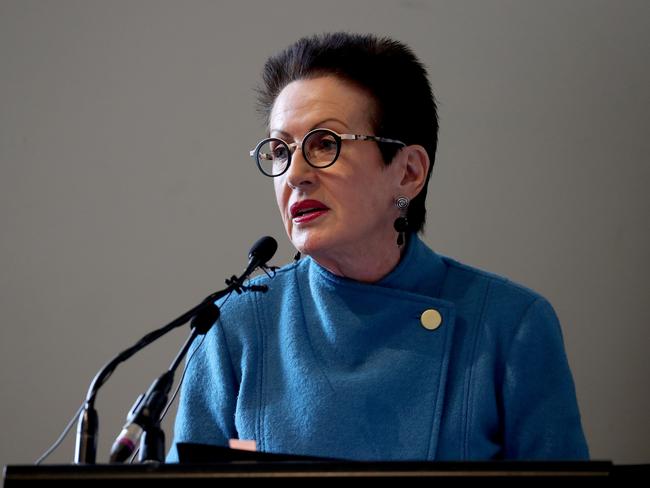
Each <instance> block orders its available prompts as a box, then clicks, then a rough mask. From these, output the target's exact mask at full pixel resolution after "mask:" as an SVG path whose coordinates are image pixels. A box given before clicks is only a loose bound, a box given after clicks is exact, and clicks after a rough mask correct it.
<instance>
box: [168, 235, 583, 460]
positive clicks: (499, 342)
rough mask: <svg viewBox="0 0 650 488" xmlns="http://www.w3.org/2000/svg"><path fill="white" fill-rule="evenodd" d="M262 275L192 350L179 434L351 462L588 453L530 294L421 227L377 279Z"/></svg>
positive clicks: (173, 455) (551, 326) (550, 324)
mask: <svg viewBox="0 0 650 488" xmlns="http://www.w3.org/2000/svg"><path fill="white" fill-rule="evenodd" d="M256 281H259V282H261V283H263V284H266V285H268V286H269V291H268V292H267V293H265V294H263V293H254V292H248V293H245V294H243V295H233V296H231V297H230V298H229V299H228V300H227V301H226V302H225V303H223V304H222V305H221V311H222V314H221V318H220V319H219V321H218V322H217V323H216V324H215V326H214V327H213V328H212V329H211V330H210V332H209V333H208V334H207V335H206V338H205V340H204V342H203V343H202V344H201V345H200V346H198V347H195V348H194V351H193V352H194V354H193V356H192V358H191V360H189V367H188V371H187V375H186V377H185V380H184V383H183V387H182V391H181V399H180V405H179V409H178V412H177V417H176V423H175V434H174V443H176V442H198V443H207V444H216V445H223V446H227V445H228V440H229V439H244V440H255V441H256V443H257V449H258V450H261V451H266V452H276V453H286V454H301V455H311V456H324V457H331V458H343V459H356V460H486V459H545V460H551V459H555V460H561V459H586V458H588V450H587V445H586V442H585V438H584V435H583V431H582V427H581V423H580V414H579V411H578V406H577V401H576V395H575V388H574V384H573V379H572V376H571V372H570V369H569V365H568V362H567V358H566V354H565V351H564V345H563V341H562V334H561V331H560V325H559V323H558V320H557V317H556V315H555V313H554V311H553V309H552V307H551V305H550V304H549V303H548V302H547V301H546V300H545V299H544V298H543V297H541V296H540V295H538V294H537V293H535V292H533V291H531V290H529V289H527V288H524V287H522V286H520V285H517V284H515V283H513V282H511V281H508V280H506V279H504V278H501V277H499V276H496V275H493V274H489V273H486V272H483V271H479V270H477V269H474V268H471V267H468V266H466V265H463V264H460V263H458V262H456V261H454V260H452V259H449V258H446V257H443V256H440V255H438V254H436V253H434V252H433V251H432V250H430V249H429V248H428V247H427V246H426V245H425V244H424V243H423V242H422V241H421V240H420V239H419V238H417V237H416V236H412V238H411V239H410V240H409V243H408V247H407V249H406V252H405V255H404V256H403V258H402V260H401V262H400V264H399V265H398V266H397V267H396V268H395V269H394V270H393V271H392V272H391V273H390V274H389V275H388V276H386V277H385V278H384V279H382V280H381V281H379V282H377V283H374V284H364V283H359V282H355V281H353V280H349V279H346V278H341V277H338V276H335V275H333V274H332V273H330V272H328V271H327V270H325V269H324V268H322V267H321V266H319V265H318V264H317V263H316V262H315V261H313V260H312V259H310V258H306V259H303V260H300V261H298V262H297V263H294V264H291V265H288V266H286V267H283V268H282V269H281V270H279V271H278V272H277V275H276V276H275V278H273V279H272V280H271V279H268V278H267V277H263V278H260V279H259V280H256ZM425 311H430V312H427V315H428V316H429V320H427V319H423V317H422V314H423V312H425ZM431 311H433V312H431ZM425 317H426V315H425ZM423 321H424V322H425V323H426V324H427V325H428V326H429V328H425V327H423V325H422V323H423ZM197 342H198V341H197ZM177 459H178V458H177V452H176V448H175V444H172V448H171V450H170V452H169V455H168V461H170V462H173V461H176V460H177Z"/></svg>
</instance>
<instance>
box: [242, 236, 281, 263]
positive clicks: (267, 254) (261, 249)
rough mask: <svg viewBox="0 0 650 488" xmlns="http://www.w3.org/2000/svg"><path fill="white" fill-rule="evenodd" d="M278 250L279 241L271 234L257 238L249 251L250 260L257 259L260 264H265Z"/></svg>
mask: <svg viewBox="0 0 650 488" xmlns="http://www.w3.org/2000/svg"><path fill="white" fill-rule="evenodd" d="M277 250H278V242H277V241H276V240H275V239H273V237H271V236H264V237H262V238H260V239H258V240H257V242H256V243H255V244H253V247H251V250H250V252H249V253H248V259H249V260H251V261H252V260H255V261H257V262H258V263H260V264H265V263H266V262H267V261H269V260H270V259H271V258H272V257H273V255H274V254H275V251H277Z"/></svg>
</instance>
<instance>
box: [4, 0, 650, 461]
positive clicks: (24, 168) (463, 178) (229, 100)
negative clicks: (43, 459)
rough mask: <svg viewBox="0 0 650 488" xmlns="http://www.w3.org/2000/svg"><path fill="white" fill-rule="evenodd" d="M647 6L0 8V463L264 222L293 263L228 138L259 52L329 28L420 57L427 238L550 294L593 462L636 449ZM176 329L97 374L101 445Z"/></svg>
mask: <svg viewBox="0 0 650 488" xmlns="http://www.w3.org/2000/svg"><path fill="white" fill-rule="evenodd" d="M649 18H650V3H649V2H647V0H641V1H596V0H573V1H534V2H533V1H479V0H476V1H451V0H450V1H445V2H433V1H431V2H429V1H424V0H404V1H398V2H396V1H384V0H382V1H371V0H365V1H351V0H329V1H327V2H314V3H313V4H311V3H309V2H305V1H287V0H283V1H279V0H274V1H273V2H251V1H242V0H238V1H233V2H217V1H212V2H210V1H183V2H181V1H177V2H172V1H155V0H150V1H149V0H147V1H142V0H141V1H102V2H99V1H81V0H80V1H56V2H55V1H51V2H50V1H32V0H28V1H25V0H11V1H7V0H0V171H1V174H0V199H1V205H0V225H1V227H0V228H1V229H2V233H1V240H0V262H1V270H2V272H1V274H0V307H1V308H0V310H1V312H2V329H1V334H2V335H1V338H2V339H1V346H0V347H1V350H0V361H1V363H0V388H1V391H2V402H1V403H0V422H1V425H2V433H3V435H2V438H1V439H0V464H3V465H4V464H18V463H21V464H22V463H31V462H32V461H34V460H35V459H36V458H37V457H38V456H39V455H40V454H41V453H42V452H43V451H44V450H45V449H46V448H47V447H48V446H49V445H50V444H51V443H52V442H53V441H54V440H55V438H56V437H57V435H58V434H59V433H60V432H61V430H62V429H63V427H64V425H65V424H66V422H67V421H68V419H69V418H70V417H71V416H72V414H73V413H74V412H75V410H76V409H77V407H78V406H79V404H80V403H81V401H82V399H83V396H84V395H85V392H86V389H87V387H88V384H89V382H90V380H91V379H92V377H93V376H94V374H95V373H96V371H97V370H98V369H99V368H100V367H101V366H102V365H103V364H104V363H105V362H106V361H107V360H108V359H109V358H110V357H112V356H113V355H114V354H116V353H117V352H119V351H121V350H122V349H125V348H126V347H128V346H130V345H131V344H133V343H134V342H135V341H136V340H137V339H139V338H140V337H141V336H143V335H144V334H145V333H147V332H149V331H151V330H153V329H154V328H157V327H159V326H162V325H163V324H165V323H167V322H169V321H170V320H172V319H173V318H175V317H176V316H178V315H179V314H180V313H182V312H183V311H185V310H186V309H188V308H190V307H191V306H193V305H194V304H195V303H197V302H198V301H199V300H201V299H202V298H203V297H204V296H206V295H207V294H209V293H210V292H212V291H214V290H217V289H220V288H222V287H223V281H224V279H225V278H226V277H228V276H230V275H231V274H233V273H235V272H238V271H240V270H241V269H242V266H243V265H244V264H245V260H246V255H247V252H248V248H249V246H250V244H251V243H252V242H253V241H254V240H255V239H257V238H258V237H259V236H261V235H264V234H271V235H274V236H276V238H278V240H279V241H280V251H279V254H278V258H277V259H276V260H275V261H276V263H280V262H284V261H286V260H289V259H290V257H291V255H292V254H293V252H292V248H291V246H290V244H289V242H288V241H287V239H286V237H285V234H284V231H283V229H282V227H281V224H280V220H279V216H278V215H277V210H276V209H275V203H274V199H273V194H272V185H271V183H270V181H268V180H266V179H264V178H263V177H262V176H260V175H259V174H258V173H257V170H256V169H255V167H254V165H253V163H252V162H251V160H250V158H249V157H248V154H247V152H248V150H249V149H250V148H251V147H252V146H253V145H254V144H255V143H256V142H257V140H258V139H259V138H260V137H261V136H262V135H263V134H264V127H263V125H262V123H261V121H260V120H259V119H258V118H257V116H256V114H255V111H254V94H253V89H254V87H255V85H256V83H257V81H258V78H259V73H260V69H261V67H262V64H263V62H264V60H265V59H266V57H267V56H268V55H270V54H272V53H274V52H276V51H277V50H278V49H280V48H283V47H285V46H286V45H287V44H289V43H290V42H292V41H294V40H296V39H297V38H298V37H299V36H301V35H304V34H311V33H317V32H322V31H328V30H351V31H359V32H373V33H377V34H386V35H390V36H393V37H395V38H397V39H400V40H402V41H404V42H406V43H408V44H409V45H411V46H412V48H413V49H414V50H415V52H416V53H417V54H418V56H419V57H420V58H421V59H422V61H423V62H424V63H425V64H426V65H427V66H428V68H429V70H430V75H431V81H432V84H433V86H434V90H435V92H436V95H437V97H438V100H439V103H440V117H441V134H440V140H441V143H440V152H439V155H438V158H437V162H436V167H435V169H434V173H433V178H432V181H431V186H430V190H429V195H430V196H429V199H428V208H429V220H428V225H427V229H426V234H425V239H426V241H427V242H428V243H429V244H430V245H431V246H432V247H433V248H434V249H436V250H437V251H439V252H441V253H443V254H446V255H450V256H453V257H455V258H457V259H460V260H462V261H465V262H467V263H468V264H472V265H475V266H479V267H482V268H485V269H488V270H490V271H493V272H496V273H499V274H502V275H505V276H508V277H510V278H511V279H514V280H516V281H519V282H522V283H524V284H526V285H528V286H529V287H531V288H534V289H536V290H537V291H539V292H540V293H542V294H544V295H546V296H547V297H548V298H549V299H550V300H551V302H552V303H553V304H554V306H555V308H556V310H557V312H558V315H559V316H560V319H561V321H562V324H563V330H564V335H565V340H566V346H567V351H568V355H569V359H570V362H571V365H572V368H573V372H574V377H575V381H576V386H577V390H578V396H579V401H580V406H581V410H582V415H583V422H584V427H585V430H586V434H587V436H588V440H589V444H590V447H591V452H592V455H593V457H594V458H596V459H609V460H613V461H615V462H617V463H636V462H649V461H650V443H648V438H650V422H649V420H648V412H650V393H649V388H648V372H649V371H648V369H649V368H648V359H647V350H648V346H650V340H649V339H650V332H649V329H650V328H649V326H650V301H649V300H648V285H647V279H648V273H649V272H650V269H649V268H650V266H649V264H650V259H649V255H648V250H649V249H650V226H649V225H648V209H649V208H650V205H649V200H650V198H649V196H648V190H647V188H648V184H649V183H650V170H649V165H648V154H649V153H650V138H649V137H648V127H649V126H650V117H649V115H648V111H649V109H650V103H649V102H650V99H649V95H648V93H649V91H648V87H650V76H649V74H650V64H649V63H648V59H649V56H648V54H649V53H648V48H649V46H650V29H648V19H649ZM185 335H186V331H185V330H183V331H176V333H174V334H170V335H169V336H167V337H166V338H165V339H163V340H161V341H159V342H158V343H156V344H155V345H154V346H151V347H150V348H149V349H148V350H146V351H144V352H143V353H141V354H140V355H138V356H136V357H135V358H133V359H132V360H131V361H129V362H128V363H127V364H125V365H123V366H121V367H120V368H119V369H118V370H117V372H116V373H115V374H114V376H113V377H112V378H111V379H110V381H109V383H108V384H107V385H106V386H105V387H104V388H103V389H102V390H101V391H100V394H99V397H98V400H97V408H98V410H99V414H100V449H99V454H98V456H99V461H102V462H105V461H107V459H108V450H109V446H110V443H111V442H112V440H113V439H114V437H115V435H116V434H117V433H118V432H119V430H120V428H121V425H122V423H123V421H124V415H125V413H126V412H127V410H128V408H129V407H130V405H131V403H132V402H133V400H134V399H135V398H136V396H137V395H138V394H139V393H141V392H142V391H144V390H145V389H146V388H147V387H148V386H149V384H150V383H151V381H152V380H153V379H154V378H155V377H156V376H158V375H159V374H160V373H162V371H163V370H164V369H165V368H166V367H167V366H168V364H169V363H170V362H171V360H172V358H173V356H174V354H175V352H176V351H177V349H178V348H179V347H180V345H181V343H182V342H183V340H184V338H185ZM168 425H169V424H168ZM73 439H74V434H71V435H70V436H69V437H68V438H67V440H66V441H65V442H64V444H63V445H62V447H61V448H60V449H59V450H58V451H57V452H56V453H55V454H54V455H53V456H52V457H51V458H50V459H49V461H48V462H68V461H70V460H71V459H72V455H73Z"/></svg>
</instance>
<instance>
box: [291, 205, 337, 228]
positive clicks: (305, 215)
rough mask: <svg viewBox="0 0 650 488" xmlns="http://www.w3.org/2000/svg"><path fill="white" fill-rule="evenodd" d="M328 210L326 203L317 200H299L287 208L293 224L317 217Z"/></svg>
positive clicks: (309, 220)
mask: <svg viewBox="0 0 650 488" xmlns="http://www.w3.org/2000/svg"><path fill="white" fill-rule="evenodd" d="M328 211H329V208H328V207H327V205H325V204H324V203H322V202H319V201H318V200H301V201H299V202H296V203H294V204H293V205H291V207H290V208H289V212H290V214H291V219H292V220H293V222H294V223H295V224H304V223H307V222H311V221H312V220H315V219H317V218H318V217H320V216H322V215H324V214H325V213H327V212H328Z"/></svg>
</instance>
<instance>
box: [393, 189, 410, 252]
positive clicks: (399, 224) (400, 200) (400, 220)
mask: <svg viewBox="0 0 650 488" xmlns="http://www.w3.org/2000/svg"><path fill="white" fill-rule="evenodd" d="M395 206H396V207H397V208H399V209H400V210H401V212H402V215H401V216H399V217H397V218H396V219H395V223H394V224H393V227H394V228H395V230H396V231H397V246H398V247H399V246H401V245H402V244H404V233H405V232H406V231H407V230H408V228H409V221H408V219H407V218H406V209H407V208H408V206H409V199H408V197H404V196H399V197H397V198H396V199H395Z"/></svg>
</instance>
